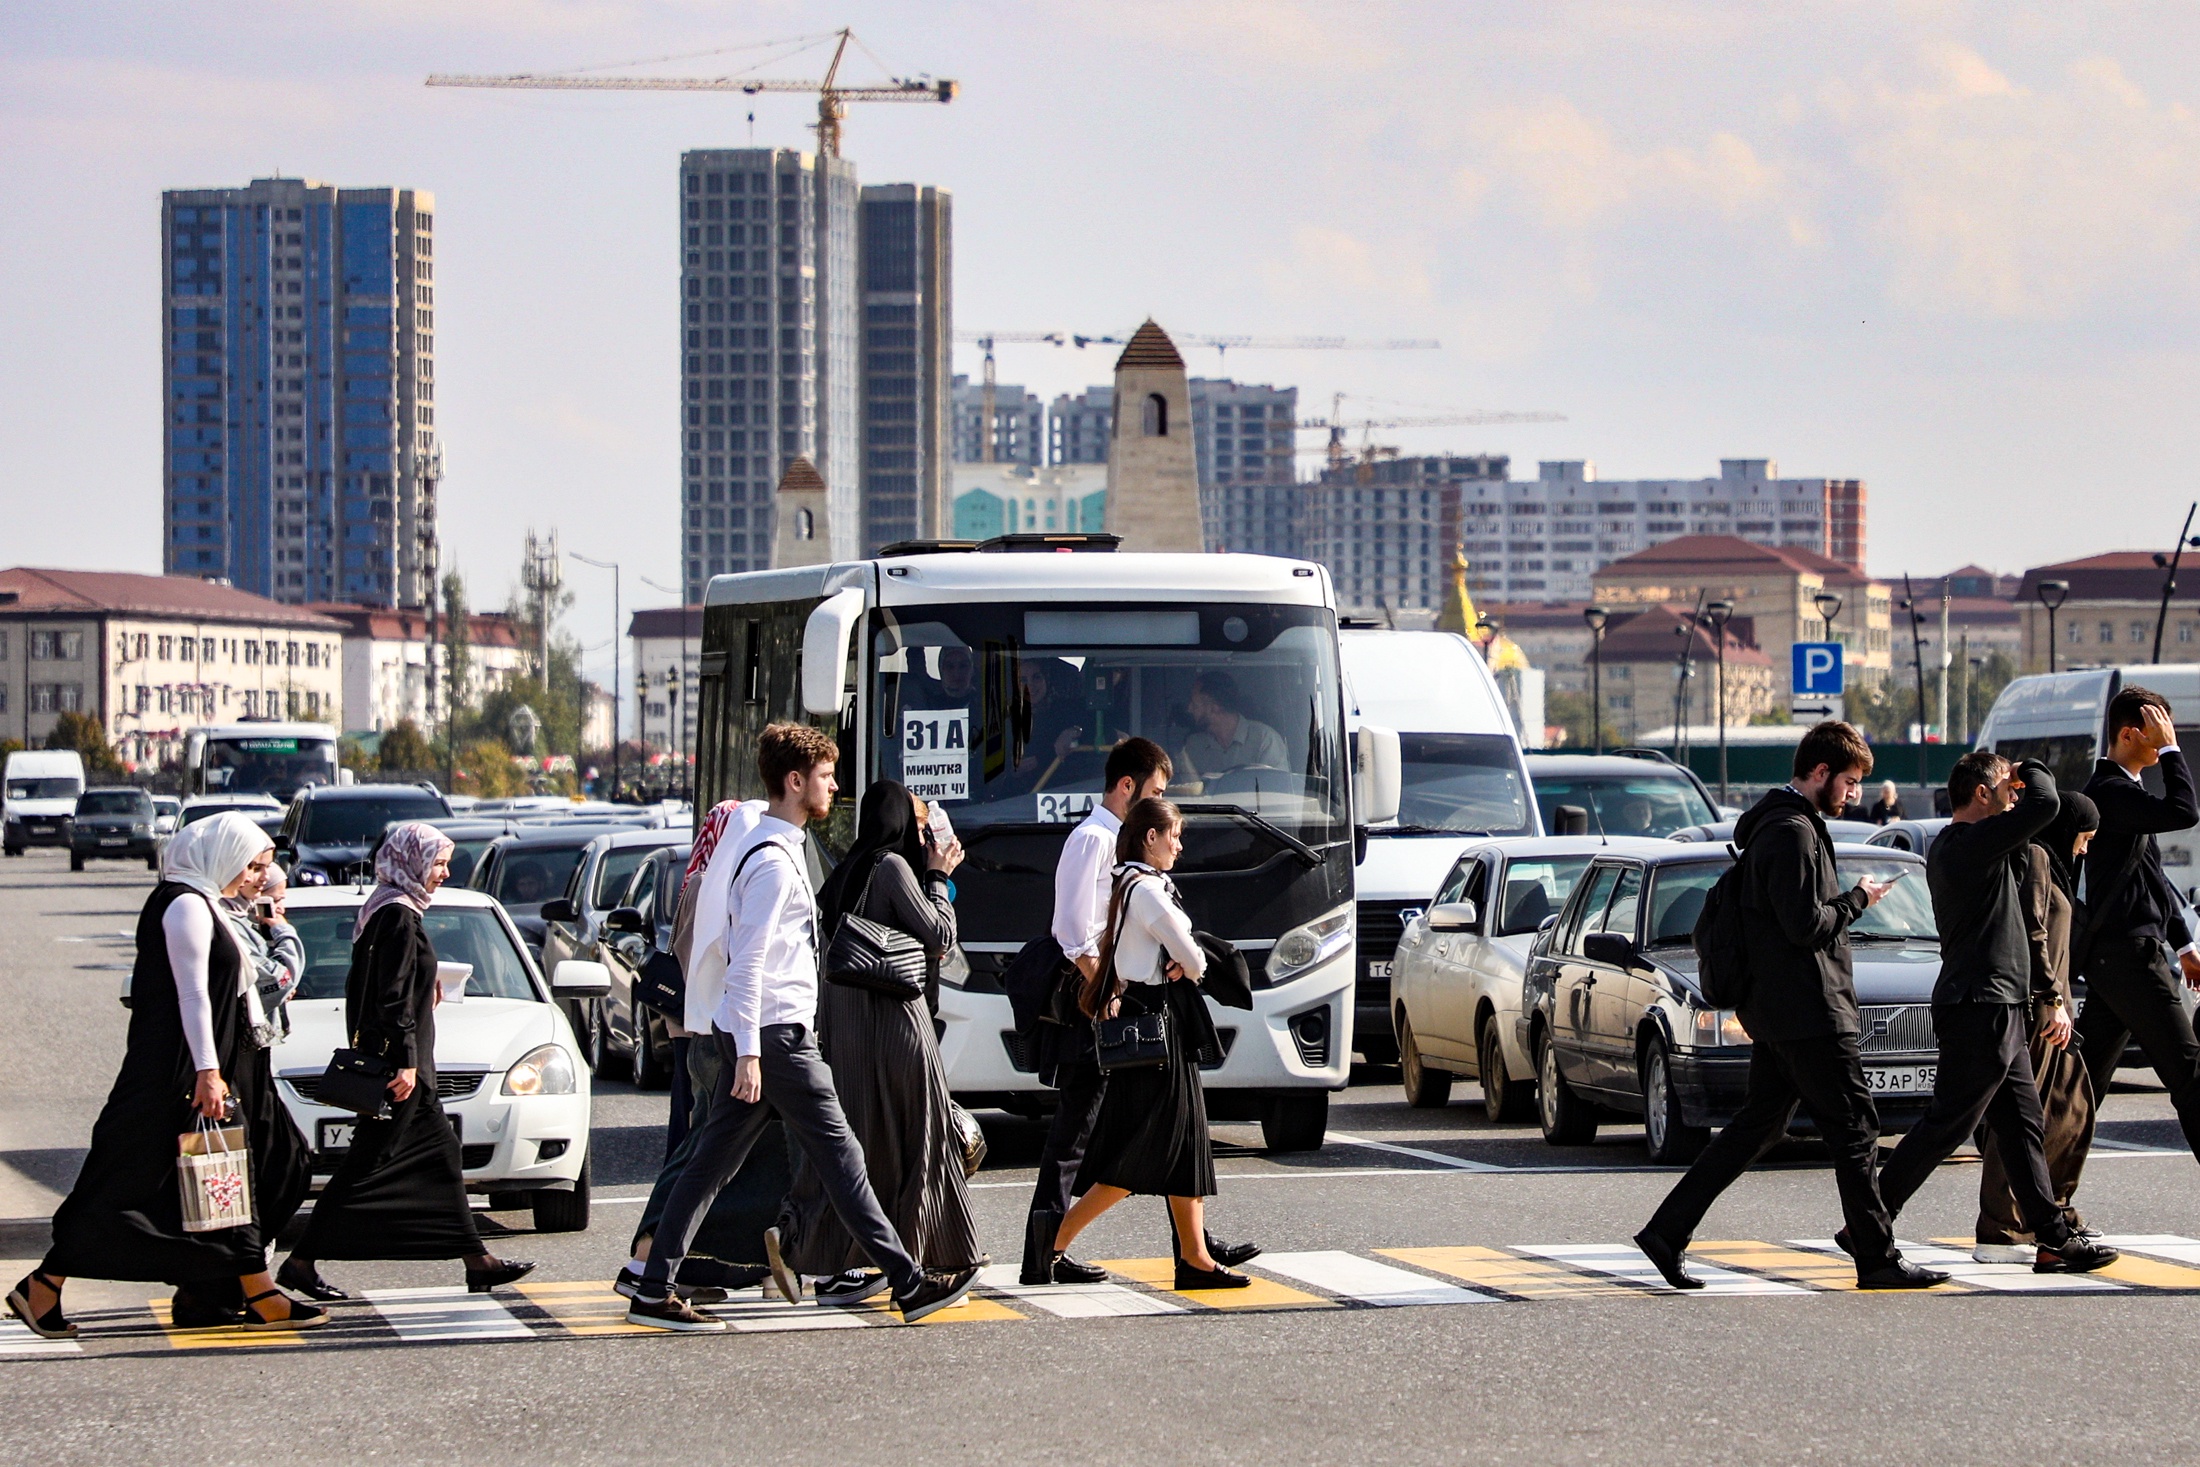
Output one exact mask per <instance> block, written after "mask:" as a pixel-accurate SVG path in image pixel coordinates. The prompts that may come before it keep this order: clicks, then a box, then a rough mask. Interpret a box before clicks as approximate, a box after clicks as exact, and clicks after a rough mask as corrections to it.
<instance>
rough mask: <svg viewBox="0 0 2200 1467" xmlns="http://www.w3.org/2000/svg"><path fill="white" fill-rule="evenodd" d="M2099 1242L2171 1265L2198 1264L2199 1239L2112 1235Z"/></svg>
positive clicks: (2127, 1234) (2169, 1236) (2148, 1235)
mask: <svg viewBox="0 0 2200 1467" xmlns="http://www.w3.org/2000/svg"><path fill="white" fill-rule="evenodd" d="M2101 1241H2102V1242H2104V1243H2106V1244H2107V1245H2108V1246H2109V1247H2111V1248H2125V1249H2129V1250H2130V1251H2132V1252H2134V1253H2150V1254H2152V1255H2153V1256H2154V1257H2156V1258H2167V1259H2168V1260H2170V1261H2171V1262H2172V1263H2193V1264H2200V1238H2187V1237H2185V1236H2183V1235H2182V1234H2179V1233H2112V1234H2109V1235H2108V1236H2106V1237H2104V1238H2102V1239H2101Z"/></svg>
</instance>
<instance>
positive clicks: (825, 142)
mask: <svg viewBox="0 0 2200 1467" xmlns="http://www.w3.org/2000/svg"><path fill="white" fill-rule="evenodd" d="M836 37H837V38H838V44H836V45H835V46H834V47H833V60H832V64H831V65H829V66H827V67H826V68H825V75H824V77H823V79H821V80H819V81H782V80H777V79H773V78H765V77H752V76H746V75H743V74H742V73H740V72H735V73H734V74H732V75H730V76H584V75H581V74H579V73H576V72H546V73H539V74H538V73H533V72H521V73H519V74H517V75H514V76H453V75H446V74H443V73H438V74H436V75H434V76H431V77H429V78H428V85H429V86H431V87H495V88H503V89H507V90H519V91H543V92H744V93H746V94H748V95H750V96H755V95H756V94H757V93H759V92H815V93H817V150H818V152H820V153H821V154H823V155H824V156H825V157H828V158H837V157H839V156H840V124H841V119H842V118H844V117H845V116H847V111H848V107H847V104H848V103H850V102H952V101H954V100H955V95H956V93H958V92H959V91H961V89H962V87H961V83H959V82H952V81H936V80H934V79H933V78H931V77H928V76H915V77H889V78H888V79H887V80H886V82H885V83H884V84H883V85H879V86H864V87H848V86H842V85H840V83H839V77H840V62H841V58H842V57H843V56H845V55H846V54H847V51H848V46H849V44H850V43H851V42H853V43H854V44H855V45H857V46H859V47H860V46H862V45H863V43H862V42H861V41H857V40H856V38H855V32H854V31H852V30H847V29H845V28H844V29H842V30H838V31H832V32H828V33H827V34H825V35H822V36H807V37H797V38H796V39H795V41H792V42H788V43H786V44H790V45H794V47H795V49H794V51H788V52H782V53H781V54H780V55H779V56H775V57H773V58H771V59H772V60H779V59H782V58H783V57H785V56H790V55H795V54H798V53H799V52H801V51H805V50H808V49H809V48H810V47H812V46H816V45H819V44H822V43H823V42H825V41H828V40H833V39H835V38H836ZM704 54H711V53H704ZM865 54H866V55H869V54H870V53H869V50H868V48H866V49H865ZM660 59H665V60H671V59H677V58H670V57H667V58H660ZM873 59H874V60H876V59H877V58H875V57H873ZM635 64H639V63H635ZM757 64H758V65H759V66H762V65H767V64H769V63H768V62H759V63H757Z"/></svg>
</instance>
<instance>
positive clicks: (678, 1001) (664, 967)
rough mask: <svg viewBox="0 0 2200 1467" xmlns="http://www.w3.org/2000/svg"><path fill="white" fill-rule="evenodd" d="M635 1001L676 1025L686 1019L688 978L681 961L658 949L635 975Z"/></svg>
mask: <svg viewBox="0 0 2200 1467" xmlns="http://www.w3.org/2000/svg"><path fill="white" fill-rule="evenodd" d="M634 1001H635V1002H636V1003H638V1004H640V1005H641V1006H642V1007H643V1008H646V1009H654V1010H656V1011H657V1012H658V1013H660V1014H663V1015H664V1016H665V1017H666V1018H668V1019H671V1020H672V1021H673V1022H675V1023H678V1022H680V1021H681V1020H682V1019H684V1018H685V1017H686V1016H687V974H686V973H684V972H682V971H681V970H680V960H679V959H678V958H676V957H674V956H673V955H672V954H671V953H668V952H665V951H663V950H662V949H659V950H658V951H656V952H653V953H651V954H650V955H649V960H648V961H647V962H645V963H643V964H642V970H641V971H640V972H639V973H636V974H635V975H634Z"/></svg>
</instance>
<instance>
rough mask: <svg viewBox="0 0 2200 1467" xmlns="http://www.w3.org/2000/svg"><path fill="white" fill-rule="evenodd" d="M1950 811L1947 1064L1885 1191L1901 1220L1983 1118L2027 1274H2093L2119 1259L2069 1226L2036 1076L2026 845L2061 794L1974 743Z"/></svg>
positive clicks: (1945, 897)
mask: <svg viewBox="0 0 2200 1467" xmlns="http://www.w3.org/2000/svg"><path fill="white" fill-rule="evenodd" d="M1948 806H1949V810H1950V811H1951V814H1950V815H1949V825H1948V828H1947V829H1946V830H1944V831H1942V832H1941V833H1940V837H1939V839H1937V840H1935V841H1934V842H1933V849H1932V853H1931V855H1929V856H1928V857H1927V858H1926V862H1925V879H1926V882H1927V883H1928V884H1929V885H1930V886H1931V888H1932V894H1933V917H1934V920H1935V922H1936V923H1937V924H1938V926H1939V928H1940V978H1939V980H1938V981H1937V982H1935V983H1934V984H1933V1032H1934V1034H1935V1035H1937V1036H1938V1038H1939V1040H1940V1068H1939V1071H1938V1072H1937V1074H1936V1075H1935V1077H1934V1080H1933V1099H1932V1104H1931V1106H1930V1107H1928V1108H1927V1110H1926V1112H1925V1118H1924V1119H1923V1120H1921V1121H1919V1122H1918V1123H1917V1124H1916V1125H1915V1126H1913V1127H1911V1128H1910V1133H1909V1134H1908V1135H1907V1136H1904V1137H1903V1138H1902V1144H1901V1145H1899V1146H1897V1147H1895V1150H1894V1155H1893V1156H1892V1157H1890V1158H1889V1159H1888V1161H1887V1165H1886V1166H1885V1167H1884V1168H1882V1169H1881V1171H1880V1173H1879V1196H1880V1199H1881V1200H1882V1201H1884V1202H1885V1203H1886V1205H1887V1218H1888V1220H1889V1221H1890V1222H1891V1221H1893V1219H1894V1217H1895V1216H1896V1215H1897V1214H1898V1213H1900V1212H1901V1210H1902V1204H1903V1203H1905V1202H1907V1201H1909V1200H1910V1198H1911V1196H1912V1195H1913V1194H1914V1193H1915V1192H1916V1191H1917V1189H1918V1188H1919V1187H1921V1186H1923V1185H1924V1184H1925V1179H1926V1178H1927V1177H1929V1176H1931V1175H1932V1173H1933V1168H1935V1167H1937V1166H1939V1165H1940V1164H1941V1163H1942V1162H1943V1161H1946V1160H1947V1159H1948V1157H1949V1155H1950V1154H1951V1153H1952V1152H1954V1150H1955V1149H1956V1148H1957V1147H1958V1146H1960V1145H1962V1144H1963V1143H1964V1142H1965V1141H1967V1140H1969V1139H1970V1137H1971V1135H1972V1133H1973V1132H1975V1131H1977V1130H1978V1125H1979V1122H1980V1120H1982V1119H1983V1120H1984V1121H1985V1122H1986V1124H1987V1125H1989V1126H1991V1127H1992V1128H1993V1132H1994V1140H1995V1142H1996V1144H1997V1145H1998V1146H1999V1147H2000V1149H2001V1157H2002V1164H2003V1167H2004V1169H2005V1170H2006V1171H2007V1172H2008V1175H2009V1186H2010V1189H2011V1190H2012V1191H2013V1192H2014V1193H2015V1194H2016V1198H2017V1210H2018V1212H2019V1213H2020V1214H2021V1215H2022V1216H2023V1218H2024V1223H2025V1226H2026V1227H2028V1228H2030V1229H2031V1231H2032V1237H2033V1240H2034V1242H2035V1244H2036V1247H2037V1251H2036V1253H2035V1254H2034V1257H2033V1262H2032V1271H2033V1272H2034V1273H2091V1272H2092V1271H2093V1270H2094V1269H2097V1268H2105V1267H2107V1266H2108V1265H2109V1264H2111V1263H2114V1262H2115V1261H2116V1257H2117V1254H2116V1250H2115V1249H2113V1248H2109V1247H2105V1246H2103V1245H2102V1244H2100V1243H2097V1242H2095V1241H2093V1240H2092V1239H2090V1238H2085V1237H2079V1236H2077V1235H2075V1234H2073V1233H2072V1232H2071V1229H2070V1221H2069V1219H2068V1218H2067V1217H2066V1216H2064V1214H2063V1210H2062V1209H2061V1208H2060V1207H2058V1206H2056V1205H2055V1189H2054V1186H2053V1184H2052V1183H2050V1182H2049V1180H2048V1176H2047V1156H2046V1152H2045V1149H2044V1147H2043V1145H2042V1137H2043V1134H2044V1130H2045V1123H2044V1121H2043V1119H2042V1116H2041V1111H2040V1092H2039V1083H2038V1081H2037V1080H2036V1079H2035V1078H2034V1076H2033V1073H2032V1050H2031V1022H2030V1020H2031V997H2032V956H2031V946H2030V933H2029V928H2028V926H2027V923H2026V920H2025V914H2024V906H2023V902H2022V900H2021V898H2020V896H2019V892H2020V890H2021V889H2022V886H2023V882H2024V878H2025V875H2026V873H2027V871H2028V868H2029V866H2030V857H2029V856H2027V855H2026V854H2025V848H2026V847H2027V846H2029V845H2030V844H2031V843H2032V837H2033V836H2035V835H2037V834H2039V833H2040V832H2041V831H2043V830H2045V829H2046V828H2047V827H2048V825H2049V824H2050V823H2052V822H2053V820H2054V818H2055V812H2056V811H2057V810H2058V809H2060V808H2061V807H2062V800H2061V798H2060V797H2059V796H2058V795H2057V794H2056V793H2055V778H2054V776H2053V775H2052V774H2050V773H2049V772H2048V768H2047V766H2046V765H2045V764H2042V763H2041V762H2040V761H2039V760H2037V759H2027V760H2025V761H2024V763H2023V765H2021V766H2020V767H2019V768H2018V769H2016V770H2015V771H2012V770H2011V769H2010V768H2009V761H2008V760H2006V759H2004V758H2002V757H2001V756H2000V755H1999V754H1996V753H1993V752H1991V751H1989V750H1985V749H1974V750H1973V751H1972V752H1970V753H1968V754H1965V755H1964V756H1963V757H1962V758H1961V759H1958V760H1957V761H1956V767H1955V770H1954V772H1953V773H1951V774H1950V775H1949V776H1948ZM2070 1034H2071V1026H2070V1020H2069V1019H2068V1018H2067V1017H2057V1018H2055V1019H2052V1020H2050V1023H2049V1027H2048V1033H2047V1040H2048V1042H2049V1043H2050V1044H2054V1045H2058V1046H2060V1045H2064V1044H2068V1043H2069V1042H2070ZM1836 1241H1840V1240H1839V1239H1836Z"/></svg>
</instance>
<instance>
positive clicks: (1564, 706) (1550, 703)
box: [1543, 692, 1620, 753]
mask: <svg viewBox="0 0 2200 1467" xmlns="http://www.w3.org/2000/svg"><path fill="white" fill-rule="evenodd" d="M1594 701H1595V700H1594V699H1592V698H1591V697H1590V695H1589V694H1587V693H1558V692H1554V693H1546V694H1545V695H1544V697H1543V721H1544V722H1545V723H1548V724H1550V725H1551V726H1552V727H1554V728H1557V729H1561V730H1563V731H1564V732H1565V735H1566V742H1565V744H1564V745H1563V746H1562V747H1564V748H1566V749H1568V750H1570V751H1572V752H1574V753H1581V752H1583V751H1585V750H1586V751H1588V752H1591V753H1593V752H1595V750H1596V747H1597V740H1596V736H1595V733H1594V732H1593V730H1592V729H1591V727H1590V724H1591V722H1592V719H1591V710H1590V705H1591V703H1593V702H1594ZM1619 742H1620V738H1619V730H1618V729H1616V728H1615V727H1613V725H1612V710H1611V708H1610V707H1609V706H1607V707H1606V708H1605V710H1604V747H1605V748H1607V749H1610V748H1615V747H1617V746H1618V744H1619Z"/></svg>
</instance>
